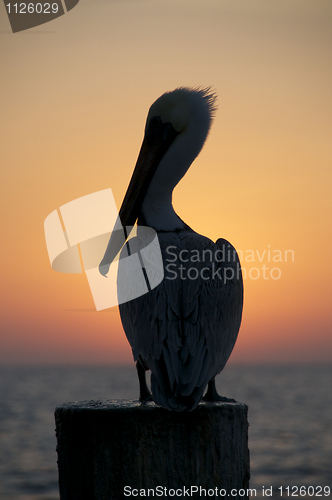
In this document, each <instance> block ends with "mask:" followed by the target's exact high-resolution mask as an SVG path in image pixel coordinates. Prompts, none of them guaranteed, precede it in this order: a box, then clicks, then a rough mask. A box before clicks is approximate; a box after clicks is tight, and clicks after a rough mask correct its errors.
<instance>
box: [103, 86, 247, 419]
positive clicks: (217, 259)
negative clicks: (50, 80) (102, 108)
mask: <svg viewBox="0 0 332 500" xmlns="http://www.w3.org/2000/svg"><path fill="white" fill-rule="evenodd" d="M215 101H216V96H215V94H214V93H213V92H212V91H211V89H210V88H194V89H192V88H185V87H180V88H177V89H176V90H174V91H172V92H167V93H165V94H163V95H162V96H161V97H159V98H158V99H157V100H156V101H155V102H154V104H152V106H151V107H150V110H149V113H148V117H147V120H146V126H145V135H144V140H143V143H142V146H141V150H140V153H139V156H138V160H137V163H136V167H135V169H134V172H133V175H132V178H131V181H130V183H129V186H128V189H127V192H126V195H125V197H124V200H123V203H122V206H121V209H120V212H119V219H120V221H121V224H122V226H123V227H125V226H133V225H134V224H135V222H136V221H137V225H138V227H140V226H148V227H150V228H152V229H154V230H155V231H156V232H157V235H158V240H159V244H160V248H161V254H162V259H163V265H164V279H163V280H162V282H161V283H160V284H159V285H158V286H157V287H156V288H154V289H152V290H150V291H149V292H148V293H147V294H145V295H142V296H141V297H139V298H137V299H134V300H131V301H129V302H127V303H123V304H121V305H120V306H119V308H120V316H121V321H122V325H123V328H124V331H125V334H126V336H127V339H128V341H129V343H130V345H131V348H132V351H133V357H134V361H136V368H137V374H138V379H139V386H140V400H141V401H151V400H152V399H153V401H154V402H155V403H156V404H157V405H159V406H162V407H164V408H167V409H168V410H173V411H184V410H189V411H191V410H194V409H195V408H196V406H197V405H198V403H199V402H200V401H201V400H202V398H203V400H205V401H234V400H230V399H228V398H225V397H222V396H220V395H219V394H218V393H217V390H216V385H215V377H216V375H217V374H218V373H220V372H221V370H222V369H223V368H224V366H225V364H226V362H227V360H228V358H229V356H230V354H231V352H232V350H233V347H234V344H235V342H236V339H237V335H238V331H239V328H240V324H241V317H242V307H243V282H242V275H241V267H240V262H239V258H238V255H237V253H236V251H235V249H234V247H233V246H232V245H231V244H230V243H228V241H226V240H224V239H222V238H221V239H218V240H217V241H216V243H214V242H213V241H212V240H210V239H209V238H206V237H204V236H201V235H199V234H197V233H195V232H194V231H193V230H192V229H191V228H190V227H189V226H188V225H187V224H186V223H185V222H183V220H182V219H181V218H180V217H179V216H178V215H177V214H176V213H175V211H174V209H173V206H172V193H173V189H174V188H175V186H176V185H177V184H178V182H179V181H180V179H181V178H182V177H183V176H184V175H185V173H186V172H187V170H188V168H189V167H190V165H191V164H192V162H193V161H194V159H195V158H196V157H197V155H198V154H199V152H200V151H201V149H202V147H203V145H204V143H205V140H206V138H207V136H208V133H209V129H210V126H211V123H212V119H213V116H214V113H215V110H216V106H215ZM212 181H213V179H212ZM197 202H198V203H199V199H198V200H197V201H196V203H197ZM119 246H121V245H119V242H117V241H116V236H114V235H112V236H111V238H110V241H109V243H108V246H107V249H106V252H105V255H104V257H103V259H102V261H101V263H100V266H99V270H100V272H101V274H103V275H104V276H106V275H107V272H108V270H109V267H110V264H111V262H112V261H113V260H114V257H115V255H116V254H117V253H118V251H119ZM147 370H151V392H152V394H151V392H150V390H149V388H148V386H147V383H146V371H147ZM206 388H207V391H206V394H205V395H204V392H205V389H206ZM203 395H204V396H203Z"/></svg>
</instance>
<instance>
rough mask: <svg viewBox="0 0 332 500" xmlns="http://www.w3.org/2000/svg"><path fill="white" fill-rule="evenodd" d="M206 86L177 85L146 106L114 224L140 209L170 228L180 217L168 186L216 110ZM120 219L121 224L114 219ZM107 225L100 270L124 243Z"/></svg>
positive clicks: (153, 223) (132, 218)
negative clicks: (109, 233) (135, 155)
mask: <svg viewBox="0 0 332 500" xmlns="http://www.w3.org/2000/svg"><path fill="white" fill-rule="evenodd" d="M215 102H216V95H215V94H214V93H213V92H212V91H211V89H210V88H195V89H190V88H186V87H180V88H178V89H176V90H174V91H172V92H166V93H165V94H163V95H162V96H161V97H159V98H158V99H157V100H156V101H155V102H154V103H153V104H152V106H151V107H150V109H149V112H148V116H147V120H146V125H145V134H144V139H143V143H142V146H141V150H140V153H139V155H138V159H137V162H136V166H135V169H134V172H133V175H132V178H131V180H130V183H129V186H128V189H127V192H126V194H125V197H124V200H123V202H122V205H121V208H120V212H119V219H120V220H118V221H117V224H116V225H115V228H114V229H119V228H120V227H121V226H122V227H126V226H133V225H134V224H135V222H136V220H137V219H138V217H139V215H140V213H141V214H142V215H143V217H144V221H145V223H146V224H147V225H148V226H150V227H152V228H154V229H155V230H157V231H158V230H164V231H165V230H166V231H172V230H176V229H180V228H182V227H183V226H184V223H183V222H182V221H181V219H180V218H179V217H178V216H177V215H176V213H175V212H174V209H173V207H172V193H173V189H174V187H175V186H176V185H177V184H178V182H179V181H180V179H181V178H182V177H183V176H184V175H185V173H186V172H187V170H188V168H189V167H190V165H191V163H192V162H193V161H194V159H195V158H196V157H197V155H198V154H199V152H200V151H201V149H202V147H203V145H204V142H205V140H206V138H207V135H208V133H209V129H210V126H211V123H212V119H213V115H214V112H215V110H216V105H215ZM120 223H121V224H120ZM120 233H122V231H113V234H112V236H111V238H110V241H109V244H108V246H107V249H106V252H105V255H104V257H103V259H102V261H101V263H100V266H99V270H100V272H101V274H103V275H104V276H106V274H107V272H108V270H109V267H110V264H111V263H112V261H113V260H114V258H115V257H116V255H117V254H118V252H119V251H120V250H121V247H122V245H123V243H124V241H123V234H120Z"/></svg>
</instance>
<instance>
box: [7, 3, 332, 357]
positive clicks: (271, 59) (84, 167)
mask: <svg viewBox="0 0 332 500" xmlns="http://www.w3.org/2000/svg"><path fill="white" fill-rule="evenodd" d="M331 25H332V3H331V1H330V0H315V1H312V0H278V1H272V0H250V1H248V0H204V1H202V0H167V1H165V0H164V1H160V0H146V1H144V0H128V1H127V0H123V1H119V0H108V1H106V0H94V1H92V0H90V1H89V0H80V2H79V4H78V5H77V6H76V7H75V8H74V9H72V10H71V11H70V12H68V13H67V14H66V15H63V16H62V17H59V18H58V19H55V20H54V21H52V22H49V23H47V24H44V25H41V26H38V27H36V28H33V29H30V30H27V31H22V32H19V33H16V34H13V33H12V32H11V29H10V24H9V21H8V18H7V16H6V10H5V7H4V4H3V3H1V4H0V53H1V54H0V57H1V79H0V89H1V94H0V95H1V97H0V99H1V118H0V120H1V135H0V141H1V183H0V189H1V199H0V203H1V225H2V231H1V232H2V237H1V255H2V259H1V264H0V265H1V303H0V304H1V313H0V314H1V320H0V321H1V326H0V330H1V331H0V363H2V364H9V363H24V364H35V363H40V364H50V363H52V364H55V363H120V362H131V360H132V354H131V349H130V347H129V344H128V343H127V340H126V338H125V334H124V332H123V329H122V326H121V323H120V319H119V313H118V310H117V308H112V309H107V310H104V311H100V312H96V311H95V308H94V302H93V299H92V295H91V292H90V289H89V286H88V282H87V278H86V276H85V275H84V274H62V273H58V272H56V271H54V270H52V268H51V265H50V262H49V258H48V254H47V250H46V245H45V237H44V220H45V218H46V217H47V216H48V215H49V214H50V213H51V212H52V211H53V210H55V209H57V208H59V207H60V206H61V205H63V204H65V203H68V202H70V201H72V200H75V199H76V198H80V197H82V196H84V195H87V194H90V193H94V192H96V191H100V190H103V189H106V188H111V189H112V191H113V195H114V198H115V201H116V203H117V206H118V207H119V206H120V204H121V201H122V198H123V195H124V193H125V190H126V188H127V185H128V182H129V180H130V177H131V174H132V170H133V168H134V165H135V162H136V158H137V154H138V151H139V148H140V145H141V141H142V138H143V131H144V125H145V119H146V116H147V112H148V108H149V106H150V105H151V104H152V102H153V101H154V100H155V99H156V98H158V97H159V96H160V95H161V94H162V93H164V92H165V91H169V90H173V89H174V88H176V87H179V86H190V87H196V86H204V87H206V86H211V87H212V88H213V89H214V90H215V91H216V93H217V94H218V111H217V113H216V117H215V120H214V123H213V126H212V129H211V132H210V135H209V137H208V140H207V142H206V144H205V146H204V149H203V151H202V152H201V154H200V155H199V157H198V158H197V159H196V161H195V162H194V164H193V165H192V167H191V169H190V170H189V171H188V173H187V174H186V176H185V177H184V179H183V180H182V181H181V183H180V184H179V185H178V186H177V188H176V189H175V192H174V197H173V202H174V203H173V204H174V208H175V210H176V212H177V213H178V214H179V215H180V217H181V218H182V219H183V220H185V221H186V222H187V223H188V224H189V225H190V226H191V227H192V228H193V229H195V230H196V231H197V232H198V233H200V234H204V235H205V236H208V237H209V238H211V239H213V240H214V241H215V240H216V239H218V238H220V237H223V238H225V239H227V240H229V241H230V242H231V243H232V244H233V245H234V246H235V248H237V249H238V250H239V253H240V255H241V254H242V266H243V268H244V269H245V271H244V273H245V274H246V279H245V282H244V285H245V305H244V314H243V322H242V327H241V330H240V334H239V338H238V341H237V344H236V346H235V349H234V351H233V354H232V356H231V358H230V362H231V363H235V362H238V363H240V362H241V363H242V362H248V363H253V362H303V361H305V362H310V361H312V362H330V361H332V336H331V324H332V314H331V310H332V307H331V281H332V273H331V267H332V266H331V254H332V232H331V215H332V210H331V208H332V207H331V205H332V201H331V200H332V196H331V185H332V179H331V177H332V174H331V173H332V140H331V137H332V122H331V116H332V92H331V89H332V65H331V59H332V58H331V56H332V30H331ZM263 266H265V267H264V270H263ZM271 270H272V271H271Z"/></svg>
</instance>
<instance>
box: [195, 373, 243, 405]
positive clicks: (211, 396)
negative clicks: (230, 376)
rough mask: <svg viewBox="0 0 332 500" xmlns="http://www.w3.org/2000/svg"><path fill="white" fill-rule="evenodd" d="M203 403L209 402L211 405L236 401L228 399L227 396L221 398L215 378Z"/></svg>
mask: <svg viewBox="0 0 332 500" xmlns="http://www.w3.org/2000/svg"><path fill="white" fill-rule="evenodd" d="M202 401H207V402H209V403H213V402H217V401H223V402H224V403H236V401H235V399H232V398H226V397H225V396H219V394H218V392H217V389H216V382H215V379H214V377H213V378H212V379H211V380H210V382H209V384H208V389H207V391H206V394H205V396H203V398H202Z"/></svg>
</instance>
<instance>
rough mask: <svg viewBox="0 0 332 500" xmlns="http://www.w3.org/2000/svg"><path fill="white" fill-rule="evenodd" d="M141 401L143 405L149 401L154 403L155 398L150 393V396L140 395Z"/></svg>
mask: <svg viewBox="0 0 332 500" xmlns="http://www.w3.org/2000/svg"><path fill="white" fill-rule="evenodd" d="M139 400H140V402H141V403H148V402H149V401H153V397H152V394H151V392H149V393H148V394H145V395H143V396H142V395H141V394H140V397H139Z"/></svg>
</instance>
